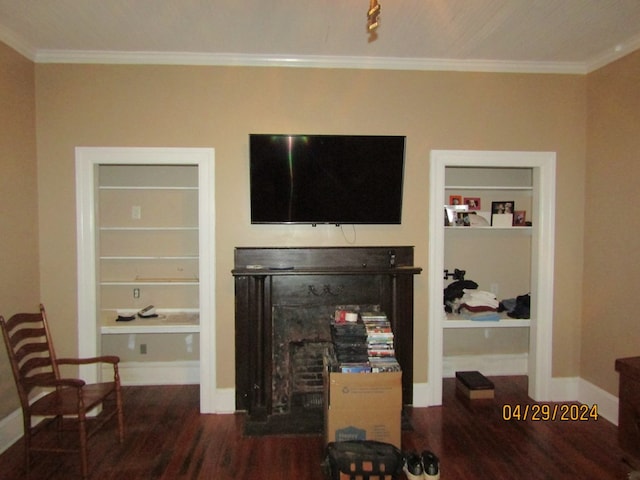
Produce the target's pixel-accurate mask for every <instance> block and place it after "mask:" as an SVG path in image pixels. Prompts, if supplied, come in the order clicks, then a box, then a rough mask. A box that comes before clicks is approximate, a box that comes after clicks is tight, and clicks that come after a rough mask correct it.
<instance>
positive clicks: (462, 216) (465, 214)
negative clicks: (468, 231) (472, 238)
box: [456, 211, 471, 227]
mask: <svg viewBox="0 0 640 480" xmlns="http://www.w3.org/2000/svg"><path fill="white" fill-rule="evenodd" d="M469 215H470V214H469V211H458V212H456V226H457V227H469V226H471V218H469Z"/></svg>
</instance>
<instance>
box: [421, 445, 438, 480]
mask: <svg viewBox="0 0 640 480" xmlns="http://www.w3.org/2000/svg"><path fill="white" fill-rule="evenodd" d="M422 467H423V469H424V476H423V477H422V478H430V479H433V480H437V479H439V478H440V465H439V460H438V457H436V455H435V454H434V453H433V452H430V451H429V450H425V451H424V452H422Z"/></svg>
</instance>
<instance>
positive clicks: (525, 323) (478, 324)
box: [442, 315, 531, 329]
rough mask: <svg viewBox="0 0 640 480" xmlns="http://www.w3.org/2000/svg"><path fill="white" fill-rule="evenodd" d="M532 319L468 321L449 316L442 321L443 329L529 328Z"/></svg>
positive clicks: (507, 318) (506, 318)
mask: <svg viewBox="0 0 640 480" xmlns="http://www.w3.org/2000/svg"><path fill="white" fill-rule="evenodd" d="M530 326H531V320H530V319H516V318H510V317H504V318H501V319H500V320H493V321H490V320H467V319H463V318H461V317H458V316H451V315H448V316H447V317H446V318H445V319H444V320H443V321H442V328H444V329H449V328H529V327H530Z"/></svg>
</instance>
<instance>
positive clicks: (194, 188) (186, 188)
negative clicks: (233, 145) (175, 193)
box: [98, 185, 198, 190]
mask: <svg viewBox="0 0 640 480" xmlns="http://www.w3.org/2000/svg"><path fill="white" fill-rule="evenodd" d="M98 189H99V190H198V187H171V186H166V187H163V186H135V185H126V186H115V185H112V186H109V185H101V186H100V187H98Z"/></svg>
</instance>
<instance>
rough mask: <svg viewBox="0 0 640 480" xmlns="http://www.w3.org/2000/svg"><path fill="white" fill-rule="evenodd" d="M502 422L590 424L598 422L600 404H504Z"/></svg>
mask: <svg viewBox="0 0 640 480" xmlns="http://www.w3.org/2000/svg"><path fill="white" fill-rule="evenodd" d="M502 420H505V421H527V420H530V421H532V422H549V421H551V422H553V421H556V420H558V421H561V422H588V421H595V420H598V404H593V405H585V404H579V403H533V404H515V405H511V404H504V405H503V406H502Z"/></svg>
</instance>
